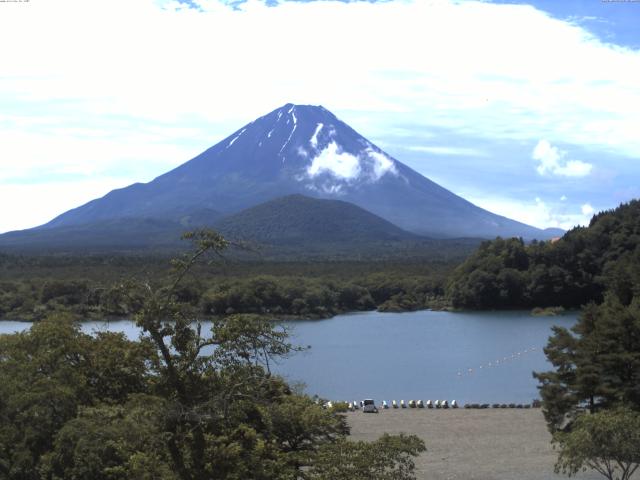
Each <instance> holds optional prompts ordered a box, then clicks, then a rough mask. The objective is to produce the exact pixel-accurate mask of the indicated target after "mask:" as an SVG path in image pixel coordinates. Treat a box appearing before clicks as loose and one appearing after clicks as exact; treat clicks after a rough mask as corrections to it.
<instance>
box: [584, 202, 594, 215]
mask: <svg viewBox="0 0 640 480" xmlns="http://www.w3.org/2000/svg"><path fill="white" fill-rule="evenodd" d="M581 210H582V214H583V215H593V212H594V211H595V210H594V209H593V207H592V206H591V205H590V204H588V203H585V204H584V205H582V207H581Z"/></svg>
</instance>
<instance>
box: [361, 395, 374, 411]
mask: <svg viewBox="0 0 640 480" xmlns="http://www.w3.org/2000/svg"><path fill="white" fill-rule="evenodd" d="M362 412H363V413H378V407H376V402H374V401H373V400H372V399H371V398H366V399H364V400H363V401H362Z"/></svg>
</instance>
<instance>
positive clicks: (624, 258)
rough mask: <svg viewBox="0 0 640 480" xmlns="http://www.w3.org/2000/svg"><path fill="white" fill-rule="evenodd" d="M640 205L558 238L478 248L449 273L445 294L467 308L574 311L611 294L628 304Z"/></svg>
mask: <svg viewBox="0 0 640 480" xmlns="http://www.w3.org/2000/svg"><path fill="white" fill-rule="evenodd" d="M639 280H640V201H637V200H635V201H632V202H630V203H628V204H624V205H621V206H620V207H618V208H616V209H615V210H610V211H605V212H601V213H599V214H597V215H595V216H594V217H593V219H592V220H591V223H590V224H589V226H588V227H577V228H574V229H573V230H571V231H569V232H567V233H566V234H565V235H564V236H563V237H562V238H560V239H558V240H556V241H549V242H533V243H531V244H529V245H525V243H524V242H523V241H522V240H521V239H515V238H513V239H500V238H498V239H496V240H494V241H487V242H484V243H482V245H481V246H480V247H479V248H478V250H477V251H476V252H475V253H473V254H472V255H471V256H470V257H469V258H468V259H467V260H466V261H465V262H464V263H463V264H462V265H460V266H459V267H458V268H457V269H455V271H454V272H453V274H452V275H451V279H450V281H449V284H448V286H447V295H448V298H449V299H450V300H451V303H452V304H453V306H455V307H458V308H470V309H493V308H532V307H549V306H562V307H568V308H578V307H580V306H582V305H586V304H588V303H590V302H596V303H600V302H602V300H603V298H604V295H605V292H607V291H610V292H614V293H615V294H616V295H617V296H618V298H620V300H621V301H622V302H623V303H625V304H628V303H629V302H630V301H631V298H632V297H633V295H635V294H637V291H638V290H637V289H638V288H639V285H640V282H639Z"/></svg>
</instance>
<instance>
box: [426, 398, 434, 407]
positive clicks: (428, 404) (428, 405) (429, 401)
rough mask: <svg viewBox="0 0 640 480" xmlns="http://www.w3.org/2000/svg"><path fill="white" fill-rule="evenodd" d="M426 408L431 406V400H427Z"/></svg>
mask: <svg viewBox="0 0 640 480" xmlns="http://www.w3.org/2000/svg"><path fill="white" fill-rule="evenodd" d="M427 408H433V402H432V401H431V400H427Z"/></svg>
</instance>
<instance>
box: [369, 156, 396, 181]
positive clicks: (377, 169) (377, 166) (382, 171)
mask: <svg viewBox="0 0 640 480" xmlns="http://www.w3.org/2000/svg"><path fill="white" fill-rule="evenodd" d="M365 153H366V154H367V156H368V157H369V159H370V160H371V161H372V164H373V169H372V170H373V171H372V175H371V180H372V181H374V182H375V181H378V180H380V178H382V177H383V176H384V175H386V174H387V173H391V174H392V175H397V174H398V171H397V170H396V166H395V164H394V163H393V160H391V159H390V158H389V157H387V156H386V155H385V154H384V153H380V152H376V151H375V150H374V149H373V148H368V149H367V150H366V151H365Z"/></svg>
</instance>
